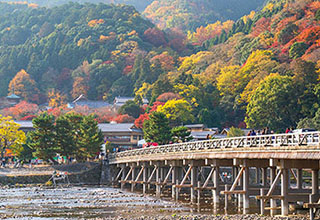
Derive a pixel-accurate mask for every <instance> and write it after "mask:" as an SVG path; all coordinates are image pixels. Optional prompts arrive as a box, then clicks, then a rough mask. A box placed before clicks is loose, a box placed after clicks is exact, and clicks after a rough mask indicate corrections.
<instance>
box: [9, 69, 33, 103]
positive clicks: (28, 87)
mask: <svg viewBox="0 0 320 220" xmlns="http://www.w3.org/2000/svg"><path fill="white" fill-rule="evenodd" d="M12 92H14V93H15V94H16V95H18V96H21V97H23V98H24V99H25V100H26V101H31V102H38V101H39V90H38V89H37V87H36V82H35V81H34V80H33V79H31V77H30V75H29V74H28V73H27V72H26V71H25V70H24V69H22V70H20V71H19V72H18V73H17V74H16V76H15V77H14V78H13V79H12V80H11V81H10V83H9V93H12Z"/></svg>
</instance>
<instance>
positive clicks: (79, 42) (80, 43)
mask: <svg viewBox="0 0 320 220" xmlns="http://www.w3.org/2000/svg"><path fill="white" fill-rule="evenodd" d="M83 42H84V39H82V38H80V39H79V40H78V42H77V46H78V47H80V46H81V45H82V44H83Z"/></svg>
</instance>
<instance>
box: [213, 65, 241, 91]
mask: <svg viewBox="0 0 320 220" xmlns="http://www.w3.org/2000/svg"><path fill="white" fill-rule="evenodd" d="M239 70H240V66H226V67H224V68H222V69H221V74H220V75H219V76H218V78H217V88H218V90H219V91H220V94H221V95H226V94H232V95H235V94H236V92H237V84H238V83H237V82H238V73H239Z"/></svg>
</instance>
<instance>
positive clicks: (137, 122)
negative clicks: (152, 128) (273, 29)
mask: <svg viewBox="0 0 320 220" xmlns="http://www.w3.org/2000/svg"><path fill="white" fill-rule="evenodd" d="M148 119H149V114H148V113H144V114H141V115H140V116H139V118H137V119H136V120H135V121H134V124H135V125H136V126H137V128H143V122H144V121H145V120H148Z"/></svg>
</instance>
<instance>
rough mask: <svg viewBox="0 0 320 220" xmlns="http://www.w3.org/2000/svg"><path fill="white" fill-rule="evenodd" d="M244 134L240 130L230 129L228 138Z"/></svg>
mask: <svg viewBox="0 0 320 220" xmlns="http://www.w3.org/2000/svg"><path fill="white" fill-rule="evenodd" d="M244 135H245V134H244V132H243V131H242V130H241V129H240V128H235V127H233V126H232V127H231V128H230V131H229V132H228V137H241V136H244Z"/></svg>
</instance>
